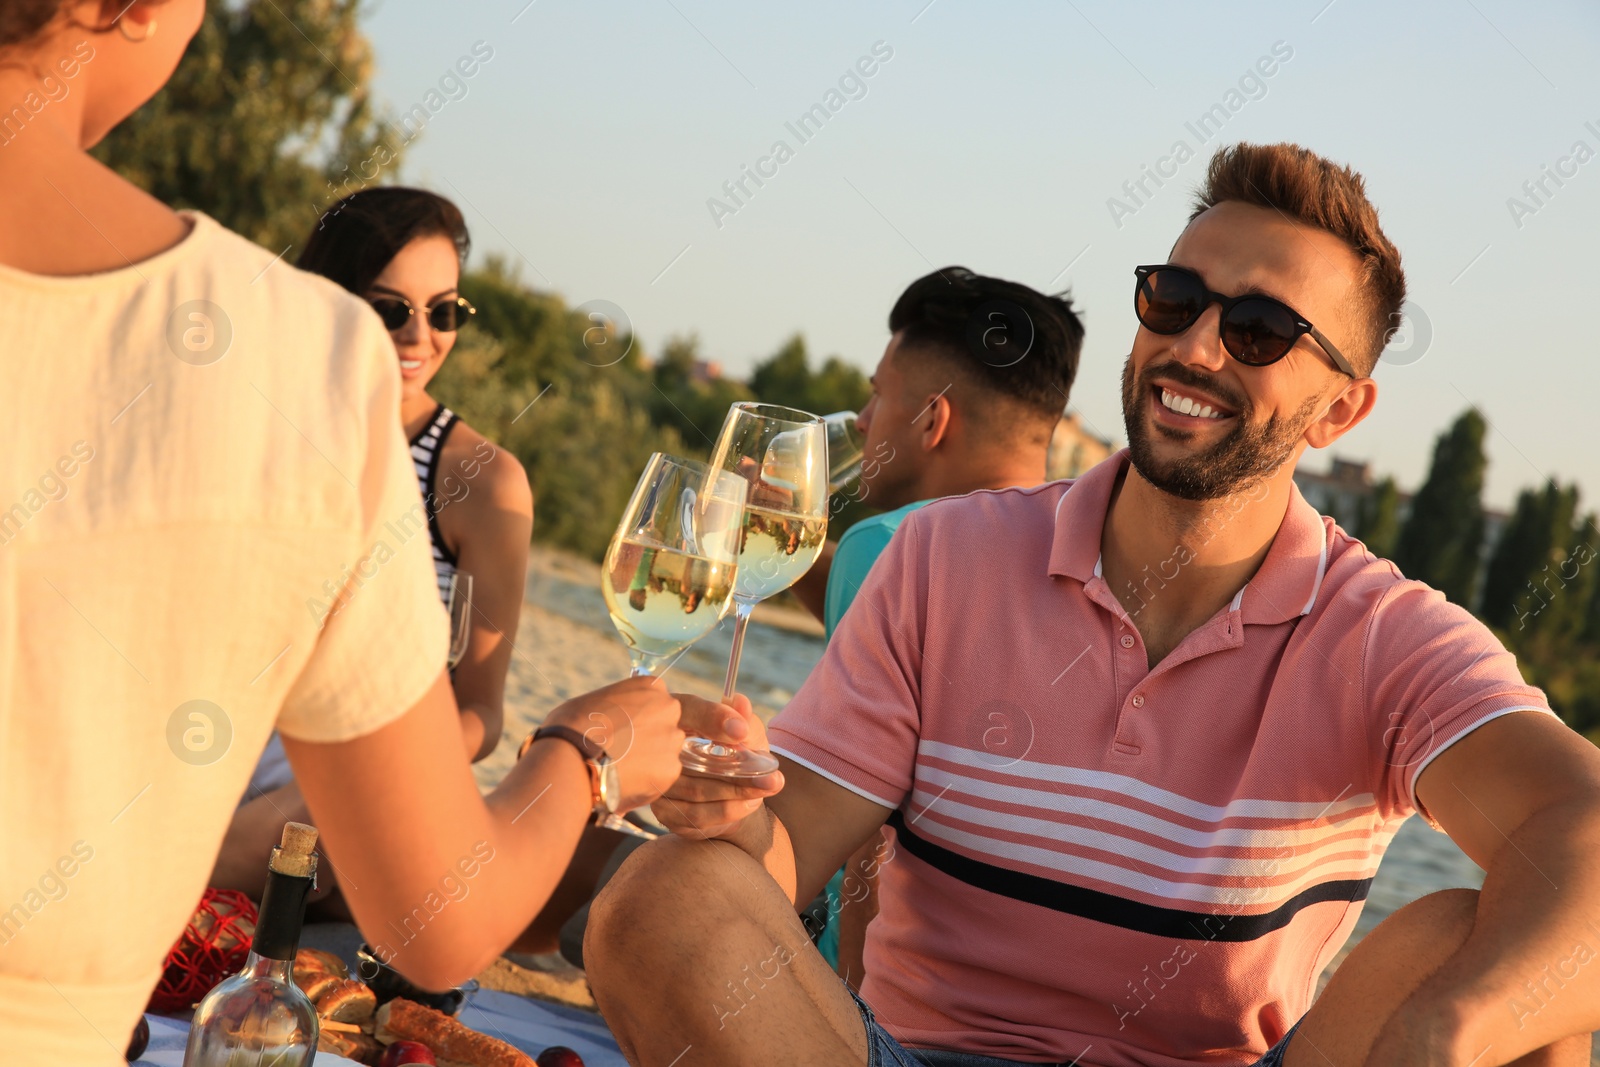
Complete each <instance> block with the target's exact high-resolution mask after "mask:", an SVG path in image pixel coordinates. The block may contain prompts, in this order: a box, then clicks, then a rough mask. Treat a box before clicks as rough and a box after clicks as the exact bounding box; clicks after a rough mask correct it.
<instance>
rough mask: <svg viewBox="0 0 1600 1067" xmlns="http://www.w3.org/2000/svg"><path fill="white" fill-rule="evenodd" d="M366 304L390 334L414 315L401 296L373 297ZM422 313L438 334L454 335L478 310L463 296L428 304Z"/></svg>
mask: <svg viewBox="0 0 1600 1067" xmlns="http://www.w3.org/2000/svg"><path fill="white" fill-rule="evenodd" d="M367 303H369V304H371V305H372V310H373V311H376V312H377V313H378V318H380V319H382V320H383V325H384V328H385V329H387V330H388V331H389V332H390V333H393V332H395V331H396V330H403V329H405V328H406V321H407V320H408V319H410V318H411V316H412V315H415V314H416V308H414V307H412V306H411V301H409V300H407V299H406V298H405V297H403V296H374V297H369V298H368V299H367ZM422 311H423V314H424V315H425V316H426V317H427V320H428V325H429V326H432V327H433V328H434V329H435V330H437V331H438V332H439V333H455V332H456V330H458V329H460V328H461V324H462V323H463V322H465V321H467V317H468V316H470V315H476V314H477V313H478V309H477V308H475V307H473V306H472V305H471V304H469V303H467V298H466V297H464V296H458V297H455V298H453V299H451V300H441V301H439V302H438V303H437V304H429V305H428V306H427V307H425V308H423V309H422Z"/></svg>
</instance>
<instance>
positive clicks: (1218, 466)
mask: <svg viewBox="0 0 1600 1067" xmlns="http://www.w3.org/2000/svg"><path fill="white" fill-rule="evenodd" d="M1157 374H1160V375H1161V376H1162V377H1165V378H1168V379H1170V380H1171V381H1173V382H1175V383H1177V384H1179V385H1192V386H1194V387H1196V388H1197V389H1202V390H1204V391H1205V392H1207V393H1209V394H1212V395H1215V396H1217V397H1218V398H1219V399H1222V400H1225V401H1226V402H1227V403H1228V405H1229V406H1231V407H1232V408H1233V409H1234V410H1235V411H1236V412H1237V414H1236V415H1235V416H1234V427H1233V430H1232V432H1231V433H1229V434H1228V435H1227V436H1226V437H1224V438H1223V439H1222V440H1220V441H1218V442H1217V443H1216V444H1214V445H1211V446H1210V447H1209V448H1206V449H1204V450H1203V451H1200V452H1197V453H1195V454H1194V455H1191V456H1185V457H1183V458H1181V459H1173V460H1166V461H1163V460H1160V459H1157V458H1156V453H1155V447H1154V442H1153V441H1152V439H1151V434H1150V431H1149V428H1148V426H1147V424H1146V420H1145V413H1144V403H1145V397H1146V396H1148V395H1149V394H1150V392H1151V391H1152V389H1153V388H1154V386H1153V385H1152V381H1151V380H1152V379H1153V378H1154V377H1155V376H1156V375H1157ZM1158 402H1159V401H1158ZM1321 403H1322V399H1321V398H1320V397H1315V396H1313V397H1308V398H1307V399H1306V402H1305V403H1304V404H1302V405H1300V409H1299V410H1298V411H1296V412H1295V413H1294V415H1293V416H1291V417H1288V418H1280V417H1278V416H1276V415H1274V416H1273V417H1272V418H1270V419H1268V420H1267V421H1266V423H1265V424H1264V425H1262V426H1256V425H1255V424H1253V423H1252V422H1251V421H1250V403H1249V401H1248V399H1247V398H1245V397H1238V396H1234V395H1232V394H1231V393H1228V392H1225V391H1223V390H1222V389H1220V388H1219V386H1218V383H1217V382H1216V381H1214V380H1212V379H1210V378H1207V377H1205V376H1204V375H1202V374H1200V373H1198V372H1196V371H1193V370H1190V369H1189V368H1188V367H1186V366H1184V365H1183V364H1182V363H1178V362H1174V361H1171V360H1169V361H1167V362H1165V363H1161V364H1159V365H1158V364H1148V365H1146V367H1145V368H1144V372H1143V373H1142V374H1140V375H1139V381H1138V382H1137V383H1135V382H1134V380H1133V357H1132V356H1129V357H1128V362H1127V363H1125V364H1123V367H1122V422H1123V426H1124V428H1125V429H1126V430H1127V431H1128V455H1129V459H1130V460H1131V461H1132V463H1133V467H1134V469H1135V470H1137V471H1138V472H1139V474H1140V476H1141V477H1143V478H1144V480H1145V481H1147V482H1149V483H1150V484H1151V485H1153V486H1155V487H1156V488H1157V489H1160V490H1161V491H1162V492H1164V493H1171V494H1172V495H1173V496H1175V497H1179V498H1181V499H1183V500H1216V499H1219V498H1221V497H1226V496H1230V495H1232V494H1234V493H1238V492H1240V491H1242V490H1245V489H1249V488H1250V487H1251V486H1253V485H1254V484H1256V483H1257V482H1259V481H1260V480H1262V479H1263V478H1266V477H1268V476H1270V475H1271V474H1272V473H1273V472H1274V471H1276V470H1277V469H1278V468H1279V467H1281V466H1283V464H1284V463H1286V462H1288V461H1289V459H1290V458H1291V457H1292V456H1293V455H1294V448H1295V445H1296V444H1297V443H1298V442H1299V440H1300V438H1301V435H1302V434H1304V433H1305V429H1306V427H1307V426H1309V425H1310V424H1311V423H1312V422H1313V421H1314V420H1315V419H1316V417H1317V411H1318V408H1319V406H1320V405H1321ZM1156 432H1157V433H1160V432H1162V431H1160V430H1157V431H1156Z"/></svg>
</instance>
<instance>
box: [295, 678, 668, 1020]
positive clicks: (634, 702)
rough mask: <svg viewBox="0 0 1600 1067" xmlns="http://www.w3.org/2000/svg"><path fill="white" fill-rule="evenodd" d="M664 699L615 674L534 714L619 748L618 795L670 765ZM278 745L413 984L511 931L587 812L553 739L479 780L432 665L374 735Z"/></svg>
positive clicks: (479, 955) (548, 881) (461, 965)
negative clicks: (411, 700)
mask: <svg viewBox="0 0 1600 1067" xmlns="http://www.w3.org/2000/svg"><path fill="white" fill-rule="evenodd" d="M678 710H679V709H678V703H677V701H676V700H675V699H673V698H672V697H670V696H668V695H667V693H666V691H665V689H664V687H663V686H662V685H661V683H660V682H659V681H657V680H655V679H629V680H628V681H625V682H619V683H616V684H615V685H610V686H607V687H605V688H604V689H600V690H597V691H595V692H594V693H589V694H585V695H584V696H581V697H578V698H575V699H574V700H571V701H568V702H567V703H566V704H563V705H561V707H559V708H557V709H555V710H554V711H553V712H551V714H550V716H549V718H548V719H547V720H546V721H547V722H552V723H562V724H565V725H568V726H571V727H573V728H575V729H577V730H578V731H580V732H587V733H588V735H589V736H590V737H591V738H593V739H594V740H596V741H597V742H599V743H600V744H602V745H603V746H604V747H605V748H606V749H607V751H608V752H610V753H611V754H613V756H614V757H615V758H617V759H618V761H619V762H618V770H619V777H620V778H621V780H622V787H623V795H624V800H625V804H624V807H627V808H631V807H637V806H641V805H643V804H646V803H649V802H650V801H651V800H653V799H654V798H655V797H656V796H657V795H659V793H660V792H661V790H663V789H665V788H666V786H667V784H669V783H670V782H671V781H672V780H673V779H674V778H676V777H677V774H678V749H679V746H680V745H681V744H682V742H683V733H682V731H680V730H679V729H678ZM283 743H284V750H285V751H286V752H287V753H288V755H289V761H290V763H291V764H292V765H293V767H294V770H295V778H296V780H297V781H298V782H299V783H300V789H301V791H302V792H303V793H304V794H305V799H306V803H307V805H308V807H309V808H310V811H311V815H312V818H313V819H314V821H315V823H316V825H317V828H318V829H319V830H320V832H321V834H322V836H323V838H324V840H325V841H326V842H327V848H328V853H329V855H330V856H331V857H333V862H334V863H336V864H337V870H338V875H339V880H340V883H341V887H342V888H343V890H344V892H345V899H346V901H347V903H348V904H349V906H350V910H351V911H352V913H353V914H354V915H355V918H356V921H357V924H358V925H359V926H360V927H361V929H362V932H363V933H364V934H365V935H366V937H367V938H368V940H369V942H370V943H371V944H372V946H373V947H374V948H375V949H378V950H379V952H380V953H381V954H383V955H386V956H390V957H392V959H391V962H392V963H393V965H394V966H395V967H396V968H398V969H399V970H400V971H401V972H402V973H404V974H405V975H406V976H407V977H409V978H410V979H411V980H412V981H414V982H417V983H418V984H419V985H422V986H426V987H430V988H435V989H440V988H446V987H449V986H453V985H456V984H458V983H460V982H461V981H464V980H465V979H467V978H469V977H471V976H472V975H474V974H476V973H478V971H480V970H481V969H482V968H483V967H484V966H485V965H487V964H488V963H489V962H490V961H491V960H492V959H493V958H494V957H495V956H496V955H498V954H499V953H500V952H501V951H503V950H504V949H505V947H506V946H507V945H509V944H511V942H512V940H513V939H514V938H515V937H516V936H517V934H519V933H520V932H521V931H522V930H523V929H524V928H525V927H526V926H527V925H528V923H529V921H530V920H532V918H533V916H534V915H535V914H536V913H537V912H538V910H539V909H540V907H542V906H543V904H544V902H545V901H546V899H548V897H549V896H550V893H551V891H552V890H554V888H555V886H556V884H557V882H559V880H560V878H561V875H562V872H563V871H564V870H565V868H566V866H567V861H568V860H569V859H570V858H571V857H572V854H573V850H574V849H575V848H576V846H577V842H578V837H579V835H580V834H581V833H582V831H583V827H584V826H585V824H586V823H587V821H588V816H589V812H590V805H591V789H590V780H589V770H588V768H587V767H586V766H585V764H584V762H583V759H582V757H581V756H580V755H579V753H578V750H577V749H576V748H575V747H574V746H572V745H570V744H567V743H566V742H563V741H560V740H544V741H540V742H539V743H538V744H536V745H534V746H533V747H532V748H531V749H530V750H529V752H528V755H527V757H526V758H524V759H523V760H522V761H521V762H519V763H518V764H517V765H516V767H514V768H513V769H512V771H511V773H510V774H508V775H507V776H506V778H505V780H504V782H502V784H501V785H500V787H499V788H498V789H496V790H495V791H494V792H493V793H491V794H489V796H487V797H484V796H482V795H481V794H480V793H479V791H478V786H477V783H476V782H475V781H474V780H473V777H472V769H471V767H470V765H469V763H468V760H467V755H466V753H465V752H463V751H462V746H461V730H460V726H459V724H458V717H457V711H456V704H455V698H454V696H453V695H452V694H451V690H450V684H449V679H448V676H446V675H444V674H442V673H441V674H440V676H439V678H438V679H437V680H436V681H435V683H434V685H433V687H432V688H431V689H430V690H429V691H428V693H427V694H426V695H425V696H424V697H423V698H422V699H421V700H420V701H419V702H418V703H417V704H416V705H415V706H414V707H412V708H411V709H410V710H409V711H407V712H406V713H405V714H404V715H402V716H401V717H400V718H399V719H397V720H396V721H394V722H392V723H390V724H389V725H388V726H385V727H383V728H382V729H380V730H377V731H376V732H374V733H371V734H368V735H366V736H364V737H359V738H356V739H354V740H351V741H345V742H340V743H338V744H314V743H310V742H305V741H297V740H294V739H292V738H289V737H285V738H284V739H283ZM468 872H472V873H470V874H469V873H468ZM385 950H388V951H385Z"/></svg>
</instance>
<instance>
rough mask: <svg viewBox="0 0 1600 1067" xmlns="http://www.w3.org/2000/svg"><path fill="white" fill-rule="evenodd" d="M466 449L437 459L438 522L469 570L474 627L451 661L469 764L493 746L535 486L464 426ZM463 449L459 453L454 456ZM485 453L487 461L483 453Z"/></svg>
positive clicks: (496, 739)
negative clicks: (454, 663)
mask: <svg viewBox="0 0 1600 1067" xmlns="http://www.w3.org/2000/svg"><path fill="white" fill-rule="evenodd" d="M457 435H460V436H461V437H462V438H463V439H464V440H463V444H470V445H471V446H472V447H471V448H470V449H466V450H460V449H455V448H452V449H450V450H449V452H447V454H446V455H445V456H444V457H443V459H444V462H445V464H446V466H443V467H441V469H440V471H439V478H438V482H437V485H438V491H439V495H440V499H441V501H442V502H443V503H444V507H443V508H442V509H441V510H440V512H439V527H440V530H441V531H442V532H443V533H444V536H445V542H446V544H447V545H448V546H449V547H450V548H451V549H452V550H453V551H454V552H455V555H456V566H457V568H458V570H460V571H461V572H464V573H466V574H470V575H472V631H471V637H470V639H469V641H468V644H467V651H466V654H465V655H464V656H463V657H462V660H461V662H460V663H459V664H458V665H457V666H456V669H455V674H454V677H453V682H452V684H453V688H454V689H455V694H456V703H457V705H458V706H459V707H460V709H461V733H462V744H463V745H464V746H465V747H466V750H467V756H468V757H469V758H470V759H472V760H473V761H474V762H476V761H477V760H481V759H483V758H484V757H485V756H487V755H489V753H491V752H493V751H494V750H495V746H496V745H498V744H499V742H500V733H501V723H502V720H503V716H504V705H505V689H506V672H507V671H508V670H509V669H510V666H511V656H512V654H513V651H514V648H513V645H514V642H515V641H516V637H517V623H518V620H519V618H520V616H521V613H522V590H523V583H524V582H525V581H526V578H527V570H528V542H529V539H530V538H531V537H532V534H533V491H532V489H531V488H530V487H529V485H528V476H527V474H526V473H525V472H524V471H523V469H522V465H521V464H520V463H518V462H517V460H516V458H515V457H514V456H512V455H511V453H509V452H507V451H505V450H504V449H501V448H496V447H495V446H494V445H492V444H491V443H490V442H488V441H487V440H485V439H484V438H482V437H481V436H479V435H478V434H477V433H476V432H475V431H472V430H471V429H470V428H469V427H466V426H461V427H460V428H459V429H458V430H457V433H456V434H453V435H452V443H454V440H453V439H454V437H455V436H457ZM462 451H465V455H464V456H461V455H460V453H461V452H462ZM484 457H488V458H484Z"/></svg>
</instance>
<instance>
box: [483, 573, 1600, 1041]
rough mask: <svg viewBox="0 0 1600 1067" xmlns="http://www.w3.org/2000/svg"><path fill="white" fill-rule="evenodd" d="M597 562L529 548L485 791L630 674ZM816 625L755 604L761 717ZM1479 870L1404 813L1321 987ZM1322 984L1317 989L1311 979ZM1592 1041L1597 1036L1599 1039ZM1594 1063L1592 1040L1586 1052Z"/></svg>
mask: <svg viewBox="0 0 1600 1067" xmlns="http://www.w3.org/2000/svg"><path fill="white" fill-rule="evenodd" d="M599 578H600V575H599V567H598V565H597V564H595V563H593V562H591V561H589V560H585V559H583V558H581V557H579V556H576V555H572V554H569V553H565V552H561V551H558V550H553V549H549V548H545V547H542V546H538V545H535V546H534V547H533V549H532V550H531V552H530V554H529V561H528V580H527V588H526V591H525V597H524V601H523V607H522V621H521V627H520V629H519V630H518V633H517V641H516V653H515V654H514V655H513V656H512V661H511V671H510V676H509V677H508V679H507V682H506V707H505V727H504V735H503V738H502V741H501V744H500V747H499V748H498V749H497V750H496V751H495V752H494V754H493V755H492V756H490V757H489V758H488V759H486V760H484V761H483V762H481V763H479V764H478V765H477V767H476V772H477V775H478V781H479V784H480V785H481V786H483V787H484V788H489V787H492V786H493V785H495V784H496V783H497V782H499V781H500V779H501V778H502V777H503V776H504V775H505V773H506V771H507V770H508V769H509V768H510V766H511V764H512V763H513V762H514V760H515V758H516V750H517V745H518V744H519V743H520V741H521V739H522V738H523V737H525V736H527V733H528V731H530V730H531V729H533V728H534V727H535V726H537V725H538V723H539V722H540V721H541V720H542V719H543V718H544V716H545V714H546V713H547V712H548V711H549V710H550V709H551V708H553V707H555V706H556V705H557V704H559V703H561V702H562V701H564V700H566V699H568V698H569V697H572V696H575V695H577V694H579V693H583V692H586V691H588V690H590V689H593V688H596V687H597V686H600V685H604V684H606V683H607V682H610V681H614V680H616V679H618V678H622V677H625V676H626V675H627V673H628V654H627V651H626V649H625V648H624V647H623V644H622V642H621V640H620V639H619V638H618V637H617V634H616V631H615V630H614V629H613V628H612V626H611V623H610V620H609V619H608V618H607V615H606V609H605V604H604V601H603V600H602V599H601V596H600V588H599ZM731 626H732V623H731V621H728V620H724V622H723V624H722V626H721V627H720V628H719V629H718V631H716V632H714V633H712V634H711V635H710V636H708V637H707V638H706V639H704V640H703V641H702V642H700V644H698V645H697V646H695V647H694V648H692V649H691V650H690V651H689V652H688V653H686V654H685V655H684V656H683V657H682V658H681V659H680V660H679V661H678V662H677V663H676V664H675V665H674V666H673V669H672V670H671V671H669V672H668V675H667V677H668V680H669V682H670V684H671V686H672V688H673V689H674V690H675V691H679V692H689V693H696V694H699V695H702V696H707V697H715V696H717V695H718V694H719V693H720V692H721V685H722V678H723V672H724V669H725V667H726V665H727V661H728V647H729V631H730V630H731ZM822 649H823V640H822V627H821V625H820V624H819V623H817V622H816V620H814V619H813V618H811V616H810V615H808V614H806V613H804V612H803V611H799V610H790V609H784V608H777V607H770V606H767V605H763V606H762V607H761V608H758V609H757V612H756V614H755V616H754V618H753V621H752V624H751V627H750V632H749V634H748V635H747V636H746V639H745V650H744V657H743V661H742V664H741V668H740V674H739V678H740V684H739V689H740V692H743V693H745V694H746V695H748V696H749V697H750V698H751V700H752V701H753V702H754V704H755V707H756V711H757V713H758V714H760V715H761V716H762V717H763V718H764V719H769V718H771V717H772V715H774V714H776V713H777V711H778V709H779V708H781V707H782V706H783V705H784V703H785V702H787V701H788V699H789V698H790V697H791V696H792V695H793V694H794V692H795V690H796V689H797V688H798V687H799V686H800V683H801V682H802V681H804V679H805V676H806V674H807V673H808V672H809V671H810V670H811V668H812V667H813V666H814V665H815V664H816V662H817V660H818V659H819V658H820V657H821V655H822ZM1482 884H1483V871H1482V870H1481V869H1479V868H1478V866H1477V865H1476V864H1474V863H1473V862H1472V861H1471V860H1469V859H1468V858H1467V857H1466V856H1465V855H1464V854H1463V853H1462V852H1461V850H1460V849H1458V848H1457V847H1456V846H1455V844H1454V843H1452V842H1451V841H1450V839H1449V838H1448V837H1446V836H1445V835H1443V834H1440V833H1435V832H1434V831H1432V830H1430V829H1429V828H1428V827H1427V826H1426V825H1425V824H1424V823H1423V822H1422V820H1420V819H1411V820H1409V821H1407V822H1406V824H1405V825H1404V826H1403V827H1402V828H1401V830H1400V832H1399V834H1397V835H1396V836H1395V839H1394V842H1393V843H1392V844H1391V845H1390V848H1389V851H1388V853H1387V855H1386V856H1385V857H1384V860H1383V864H1382V866H1381V867H1380V868H1379V870H1378V875H1377V878H1376V879H1375V881H1374V884H1373V888H1372V891H1371V895H1370V896H1369V898H1368V900H1367V905H1366V908H1365V909H1364V910H1363V911H1362V914H1361V918H1360V920H1359V921H1358V923H1357V925H1356V930H1355V933H1354V935H1353V936H1352V937H1351V939H1350V941H1349V942H1348V943H1347V944H1346V945H1345V947H1344V949H1343V950H1342V951H1341V952H1340V953H1339V955H1338V956H1336V957H1335V958H1334V960H1333V961H1332V962H1331V963H1330V964H1329V965H1328V968H1327V969H1326V970H1325V971H1324V973H1323V975H1322V984H1324V985H1325V984H1326V982H1327V980H1328V978H1329V977H1330V976H1331V975H1332V973H1333V971H1334V970H1335V969H1337V967H1338V965H1339V963H1340V962H1341V961H1342V960H1343V959H1344V957H1345V956H1346V955H1348V954H1349V952H1350V950H1351V948H1353V947H1354V945H1355V944H1356V943H1357V942H1359V941H1360V939H1361V938H1362V937H1363V936H1364V935H1365V934H1366V933H1367V932H1368V931H1370V930H1371V929H1372V928H1373V927H1374V926H1376V925H1377V924H1378V923H1379V922H1381V921H1382V920H1383V919H1384V918H1385V917H1387V916H1388V915H1389V914H1390V913H1391V912H1393V911H1395V910H1396V909H1398V908H1400V907H1402V906H1404V905H1405V904H1407V903H1409V902H1411V901H1412V900H1415V899H1416V898H1418V897H1420V896H1422V895H1424V894H1426V893H1431V892H1434V891H1436V890H1439V889H1446V888H1453V887H1465V888H1473V889H1476V888H1479V887H1481V885H1482ZM1319 991H1320V986H1319ZM1597 1045H1600V1042H1597ZM1591 1062H1592V1064H1593V1065H1594V1067H1600V1047H1597V1050H1596V1052H1595V1054H1594V1057H1593V1059H1592V1061H1591Z"/></svg>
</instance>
